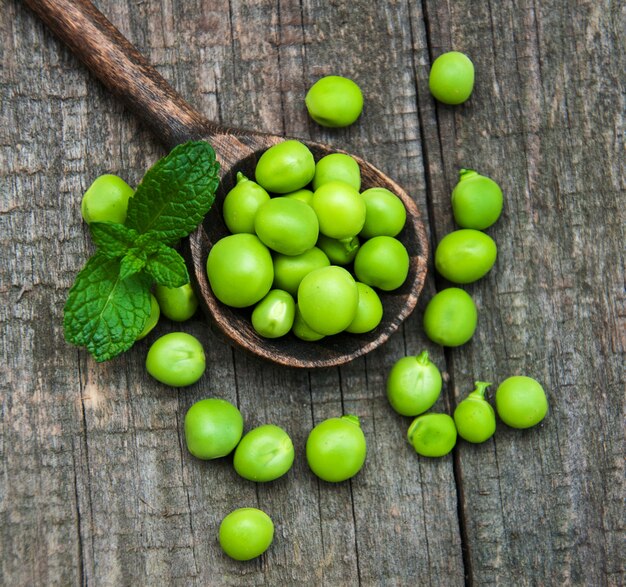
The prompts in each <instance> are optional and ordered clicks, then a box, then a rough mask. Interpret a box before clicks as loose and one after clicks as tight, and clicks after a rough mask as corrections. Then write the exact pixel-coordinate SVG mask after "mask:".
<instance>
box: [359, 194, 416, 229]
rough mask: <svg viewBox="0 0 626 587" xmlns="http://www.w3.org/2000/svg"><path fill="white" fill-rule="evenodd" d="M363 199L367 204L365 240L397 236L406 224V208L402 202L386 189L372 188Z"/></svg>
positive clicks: (364, 227) (364, 226)
mask: <svg viewBox="0 0 626 587" xmlns="http://www.w3.org/2000/svg"><path fill="white" fill-rule="evenodd" d="M361 197H362V198H363V201H364V202H365V208H366V212H365V224H363V228H362V230H361V232H360V236H362V237H363V238H372V237H374V236H396V235H397V234H398V233H399V232H400V231H401V230H402V228H404V224H405V223H406V208H405V207H404V204H403V203H402V200H401V199H400V198H398V196H396V194H394V193H393V192H391V191H389V190H388V189H386V188H380V187H379V188H370V189H369V190H365V191H364V192H363V193H362V194H361Z"/></svg>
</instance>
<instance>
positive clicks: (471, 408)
mask: <svg viewBox="0 0 626 587" xmlns="http://www.w3.org/2000/svg"><path fill="white" fill-rule="evenodd" d="M474 385H475V386H476V389H474V391H472V393H470V394H469V395H468V396H467V397H466V398H465V399H464V400H463V401H462V402H461V403H459V405H458V406H457V407H456V409H455V410H454V423H455V424H456V429H457V432H458V433H459V436H460V437H461V438H463V439H465V440H467V441H468V442H473V443H480V442H485V441H486V440H488V439H489V438H491V437H492V436H493V435H494V433H495V431H496V414H495V412H494V411H493V408H492V407H491V405H490V404H489V402H488V401H487V400H486V399H485V392H486V390H487V388H488V387H489V386H490V385H491V383H487V382H485V381H476V383H475V384H474Z"/></svg>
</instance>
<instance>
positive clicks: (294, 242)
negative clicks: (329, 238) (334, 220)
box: [254, 198, 319, 255]
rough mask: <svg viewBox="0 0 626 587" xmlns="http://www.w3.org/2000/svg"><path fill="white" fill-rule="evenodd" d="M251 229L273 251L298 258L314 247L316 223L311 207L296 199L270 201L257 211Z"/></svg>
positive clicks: (317, 232)
mask: <svg viewBox="0 0 626 587" xmlns="http://www.w3.org/2000/svg"><path fill="white" fill-rule="evenodd" d="M254 230H255V232H256V234H257V236H258V237H259V238H260V239H261V241H262V242H263V243H264V244H265V245H266V246H268V247H269V248H270V249H272V250H273V251H276V252H278V253H282V254H284V255H300V254H302V253H304V252H305V251H307V250H308V249H310V248H311V247H313V246H315V243H316V242H317V237H318V235H319V224H318V221H317V216H316V215H315V212H314V211H313V208H312V207H311V206H309V205H307V204H305V203H304V202H301V201H300V200H294V199H289V198H274V199H272V200H269V201H268V202H266V203H265V204H263V205H262V206H261V207H260V208H259V209H258V211H257V213H256V216H255V218H254Z"/></svg>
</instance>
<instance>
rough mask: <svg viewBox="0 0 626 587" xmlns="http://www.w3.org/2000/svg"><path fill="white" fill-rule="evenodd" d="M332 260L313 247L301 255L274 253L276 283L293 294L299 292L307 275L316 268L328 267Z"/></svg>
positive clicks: (279, 287)
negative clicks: (301, 283) (299, 287)
mask: <svg viewBox="0 0 626 587" xmlns="http://www.w3.org/2000/svg"><path fill="white" fill-rule="evenodd" d="M329 265H330V261H329V260H328V257H327V256H326V254H325V253H324V251H322V250H321V249H319V248H317V247H312V248H310V249H309V250H308V251H305V252H304V253H301V254H300V255H281V254H280V253H279V254H276V255H274V285H273V287H274V288H276V289H284V290H285V291H288V292H289V293H290V294H291V295H293V296H295V295H297V293H298V286H299V285H300V282H301V281H302V279H303V278H304V276H305V275H307V274H308V273H311V271H313V270H314V269H320V268H321V267H328V266H329Z"/></svg>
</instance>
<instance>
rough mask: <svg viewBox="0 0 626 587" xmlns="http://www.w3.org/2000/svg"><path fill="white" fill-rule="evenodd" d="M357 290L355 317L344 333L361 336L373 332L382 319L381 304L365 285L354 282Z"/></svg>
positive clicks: (371, 290)
mask: <svg viewBox="0 0 626 587" xmlns="http://www.w3.org/2000/svg"><path fill="white" fill-rule="evenodd" d="M356 287H357V289H358V290H359V303H358V305H357V307H356V315H355V316H354V319H353V320H352V322H350V324H349V325H348V326H347V327H346V332H350V333H352V334H363V333H364V332H370V331H372V330H374V328H376V327H377V326H378V325H379V324H380V321H381V320H382V319H383V304H382V302H381V301H380V298H379V297H378V294H377V293H376V292H375V291H374V290H373V289H372V288H371V287H370V286H369V285H366V284H365V283H361V282H360V281H357V282H356Z"/></svg>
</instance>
